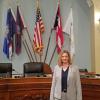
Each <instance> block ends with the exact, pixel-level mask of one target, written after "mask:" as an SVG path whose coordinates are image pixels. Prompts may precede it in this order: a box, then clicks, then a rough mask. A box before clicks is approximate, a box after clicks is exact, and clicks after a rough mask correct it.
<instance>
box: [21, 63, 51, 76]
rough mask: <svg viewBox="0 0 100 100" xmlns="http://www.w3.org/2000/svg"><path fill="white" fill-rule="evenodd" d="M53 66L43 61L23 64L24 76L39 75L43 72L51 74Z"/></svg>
mask: <svg viewBox="0 0 100 100" xmlns="http://www.w3.org/2000/svg"><path fill="white" fill-rule="evenodd" d="M50 73H51V68H50V67H49V66H48V64H44V63H42V62H28V63H24V65H23V74H24V76H35V75H36V76H38V75H41V74H42V75H43V74H50Z"/></svg>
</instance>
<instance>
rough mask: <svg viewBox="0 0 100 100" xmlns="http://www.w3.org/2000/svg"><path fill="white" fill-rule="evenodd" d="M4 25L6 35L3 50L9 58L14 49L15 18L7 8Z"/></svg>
mask: <svg viewBox="0 0 100 100" xmlns="http://www.w3.org/2000/svg"><path fill="white" fill-rule="evenodd" d="M6 27H7V29H6V36H5V38H4V44H3V52H4V54H5V55H6V56H7V58H9V59H11V58H12V55H13V51H14V46H13V44H14V41H13V38H14V34H15V33H16V20H15V17H14V13H13V12H12V10H11V9H8V11H7V19H6Z"/></svg>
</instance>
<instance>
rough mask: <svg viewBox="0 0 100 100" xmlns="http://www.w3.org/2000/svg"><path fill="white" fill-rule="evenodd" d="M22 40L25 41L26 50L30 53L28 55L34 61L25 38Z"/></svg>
mask: <svg viewBox="0 0 100 100" xmlns="http://www.w3.org/2000/svg"><path fill="white" fill-rule="evenodd" d="M24 41H25V44H26V47H27V49H28V51H29V53H30V56H31V58H32V61H33V62H34V58H33V56H32V54H31V51H30V49H29V46H28V44H27V41H26V39H25V40H24Z"/></svg>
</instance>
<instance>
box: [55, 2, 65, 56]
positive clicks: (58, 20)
mask: <svg viewBox="0 0 100 100" xmlns="http://www.w3.org/2000/svg"><path fill="white" fill-rule="evenodd" d="M54 29H55V30H56V45H57V52H58V54H59V53H60V52H61V49H62V46H63V43H64V37H63V33H62V23H61V15H60V4H59V3H58V8H57V13H56V19H55V23H54Z"/></svg>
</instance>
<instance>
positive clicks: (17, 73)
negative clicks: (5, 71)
mask: <svg viewBox="0 0 100 100" xmlns="http://www.w3.org/2000/svg"><path fill="white" fill-rule="evenodd" d="M12 71H14V72H15V74H12V75H14V77H15V78H20V77H23V75H22V74H21V73H19V72H18V71H17V70H15V69H14V68H13V69H12Z"/></svg>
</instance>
